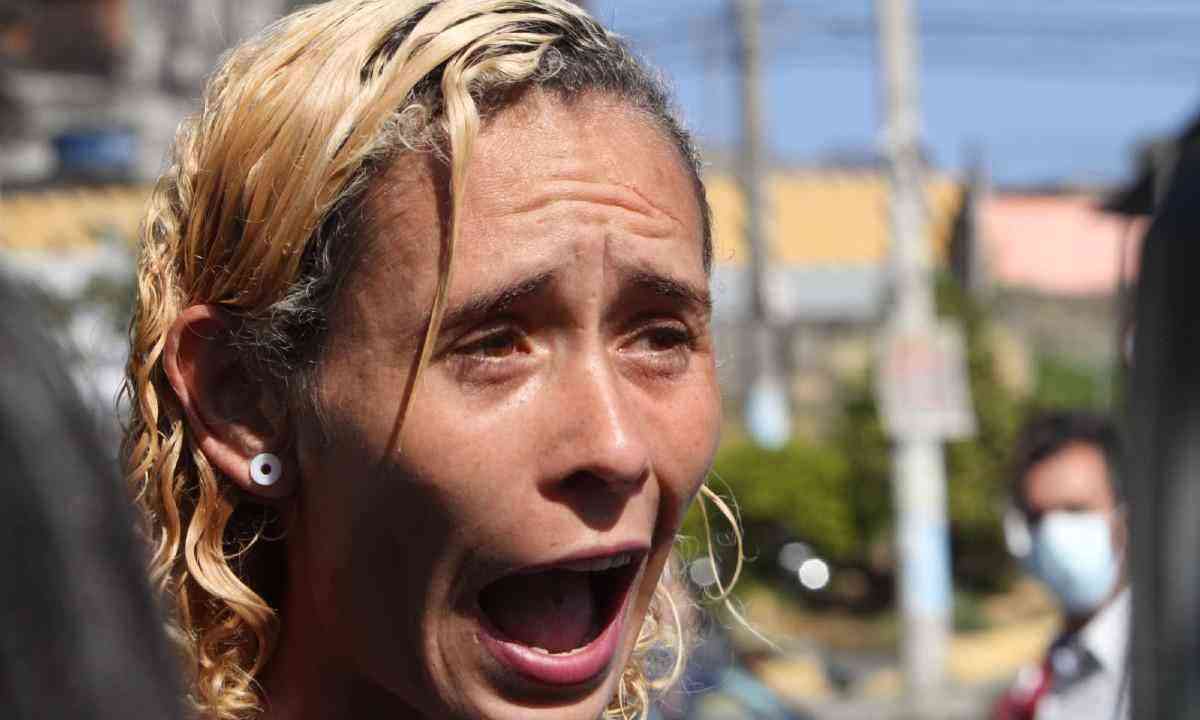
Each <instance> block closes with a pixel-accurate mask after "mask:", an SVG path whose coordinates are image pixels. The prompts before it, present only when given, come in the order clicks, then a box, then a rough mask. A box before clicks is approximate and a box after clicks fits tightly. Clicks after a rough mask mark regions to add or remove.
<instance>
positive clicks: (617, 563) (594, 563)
mask: <svg viewBox="0 0 1200 720" xmlns="http://www.w3.org/2000/svg"><path fill="white" fill-rule="evenodd" d="M631 562H633V553H621V554H619V555H610V556H609V557H604V558H596V559H595V560H576V561H575V562H569V563H563V564H562V565H560V566H559V567H561V568H562V569H563V570H573V571H575V572H599V571H601V570H611V569H613V568H615V567H623V566H625V565H628V564H629V563H631Z"/></svg>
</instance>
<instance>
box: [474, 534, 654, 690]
mask: <svg viewBox="0 0 1200 720" xmlns="http://www.w3.org/2000/svg"><path fill="white" fill-rule="evenodd" d="M643 559H644V553H642V552H624V553H617V554H613V555H608V556H605V557H598V558H591V559H587V560H576V561H571V562H563V563H559V564H556V565H554V566H551V567H542V568H537V569H532V570H526V571H520V572H517V573H513V574H511V575H507V576H505V577H503V578H500V579H499V580H496V581H495V582H493V583H491V584H490V585H488V586H487V587H485V588H484V589H483V591H482V592H480V593H479V609H480V611H481V615H482V616H483V620H484V622H483V626H484V631H485V632H484V636H485V637H484V639H485V641H486V643H487V644H488V645H489V646H490V647H491V649H492V652H493V654H494V655H496V657H497V658H498V659H499V660H500V661H501V662H503V663H504V664H505V665H508V666H509V667H510V668H511V669H513V670H516V671H517V672H519V673H520V674H521V675H524V676H525V677H527V678H529V679H533V680H537V681H541V682H544V683H548V684H552V685H570V684H576V683H581V682H585V681H587V680H590V679H592V678H593V677H595V676H596V675H598V674H599V673H600V672H601V671H602V670H604V669H605V668H606V667H607V666H608V665H609V663H610V662H611V660H612V658H613V656H614V655H615V653H616V651H617V645H618V644H619V640H620V636H621V628H622V625H623V621H624V615H625V613H624V610H625V606H626V604H627V600H628V598H629V595H630V592H629V590H630V588H631V587H632V585H633V581H634V579H635V578H636V577H637V575H638V572H639V570H640V569H641V567H642V560H643Z"/></svg>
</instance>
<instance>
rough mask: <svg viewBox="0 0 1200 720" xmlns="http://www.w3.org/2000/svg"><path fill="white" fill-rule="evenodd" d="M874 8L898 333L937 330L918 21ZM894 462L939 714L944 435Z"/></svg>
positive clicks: (913, 693) (901, 6) (912, 680)
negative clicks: (926, 197)
mask: <svg viewBox="0 0 1200 720" xmlns="http://www.w3.org/2000/svg"><path fill="white" fill-rule="evenodd" d="M875 9H876V16H877V21H878V28H879V53H880V57H879V60H880V69H881V73H882V77H881V80H882V86H883V99H884V107H885V116H884V117H885V121H884V131H883V135H884V137H883V140H884V145H885V147H886V152H887V159H888V167H889V171H890V191H891V203H890V211H891V227H892V246H891V263H892V272H893V274H892V278H891V280H892V287H893V291H894V296H893V303H894V305H893V309H892V316H891V318H890V322H891V323H892V327H893V328H894V329H896V330H898V331H900V332H922V331H928V332H929V333H932V332H933V329H934V325H935V321H936V319H935V310H934V301H933V291H932V287H931V285H930V280H931V278H930V269H931V257H930V249H929V243H928V240H927V233H926V226H925V210H924V200H923V197H922V189H923V185H922V181H921V175H922V161H921V157H920V128H921V117H920V110H919V106H918V91H917V79H916V66H917V59H916V54H917V50H916V39H915V37H914V23H913V18H912V13H911V7H910V4H909V0H876V3H875ZM892 462H893V473H894V476H893V487H894V496H895V501H896V541H897V549H898V553H899V568H898V569H899V596H900V610H901V613H902V616H903V636H902V641H901V643H902V647H901V662H902V665H903V669H904V678H905V685H906V689H907V691H908V693H909V696H910V698H911V699H912V701H913V706H914V707H913V709H914V710H916V711H917V712H918V713H920V714H921V716H923V717H929V716H937V715H938V714H939V709H940V707H941V698H942V697H943V694H942V693H943V690H944V686H945V667H946V651H947V640H948V636H949V627H950V620H951V602H952V593H951V580H950V560H949V540H948V532H947V522H946V476H945V473H946V471H945V462H944V459H943V456H942V444H941V440H940V439H939V438H937V437H931V436H919V435H908V436H905V435H904V434H903V433H901V434H900V435H899V436H897V437H896V438H895V443H894V449H893V455H892Z"/></svg>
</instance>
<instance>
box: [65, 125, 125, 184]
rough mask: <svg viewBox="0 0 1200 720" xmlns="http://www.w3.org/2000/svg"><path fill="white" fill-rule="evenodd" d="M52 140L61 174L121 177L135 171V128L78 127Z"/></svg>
mask: <svg viewBox="0 0 1200 720" xmlns="http://www.w3.org/2000/svg"><path fill="white" fill-rule="evenodd" d="M51 142H52V143H53V145H54V152H55V155H56V156H57V157H58V174H59V175H60V176H62V177H70V178H94V179H101V180H121V179H126V178H128V177H130V176H132V174H133V170H134V165H135V162H136V160H137V149H138V138H137V133H136V132H135V131H134V130H133V129H132V128H128V127H120V126H112V127H95V128H76V129H73V130H67V131H65V132H61V133H59V134H58V135H55V136H54V138H53V140H52V141H51Z"/></svg>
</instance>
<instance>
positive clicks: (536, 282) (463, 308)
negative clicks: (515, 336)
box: [442, 271, 554, 328]
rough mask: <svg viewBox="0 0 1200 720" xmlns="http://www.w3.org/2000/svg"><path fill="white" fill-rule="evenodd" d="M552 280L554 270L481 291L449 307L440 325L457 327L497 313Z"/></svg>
mask: <svg viewBox="0 0 1200 720" xmlns="http://www.w3.org/2000/svg"><path fill="white" fill-rule="evenodd" d="M553 281H554V272H553V271H549V272H543V273H538V274H537V275H534V276H532V277H527V278H523V279H520V280H517V281H515V282H512V283H509V284H507V285H504V286H502V287H499V288H496V289H494V290H488V291H484V292H481V293H479V294H477V295H474V296H472V297H469V298H467V299H466V300H464V301H463V302H461V303H459V304H458V305H454V306H452V307H450V308H449V309H448V310H447V311H446V315H445V317H444V319H443V320H442V327H443V328H453V327H458V326H461V325H464V324H467V323H469V322H470V321H472V320H474V319H477V318H484V317H491V316H493V315H499V314H501V313H503V312H504V311H506V310H507V309H508V308H509V307H511V306H512V305H514V304H515V303H517V302H519V301H521V300H524V299H525V298H528V297H530V296H532V295H537V294H538V293H540V292H542V291H543V290H544V289H545V288H546V286H547V285H549V284H550V283H552V282H553Z"/></svg>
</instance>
